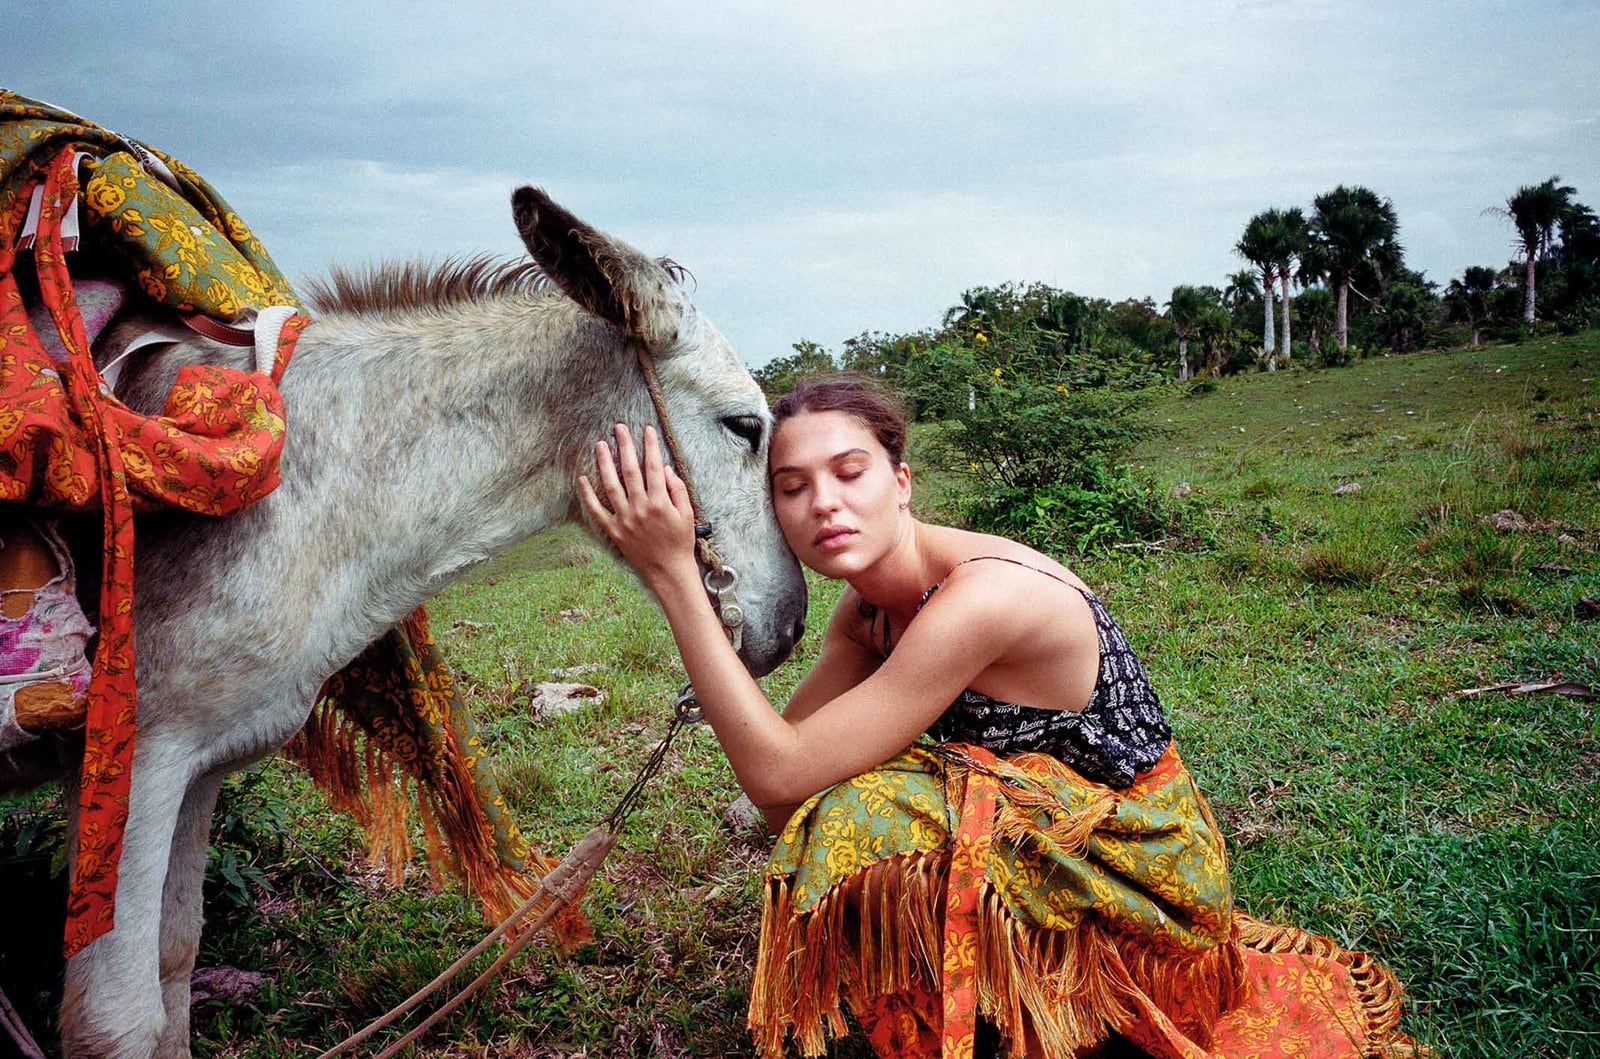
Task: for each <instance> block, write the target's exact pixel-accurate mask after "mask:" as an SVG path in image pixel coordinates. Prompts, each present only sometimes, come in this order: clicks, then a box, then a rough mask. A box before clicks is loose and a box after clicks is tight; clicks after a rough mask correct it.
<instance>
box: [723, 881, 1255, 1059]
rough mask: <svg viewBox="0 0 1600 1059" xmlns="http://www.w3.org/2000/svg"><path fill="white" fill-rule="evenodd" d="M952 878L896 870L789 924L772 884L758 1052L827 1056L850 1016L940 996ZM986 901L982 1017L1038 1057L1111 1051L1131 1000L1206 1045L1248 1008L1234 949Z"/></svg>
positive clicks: (755, 1017) (783, 886)
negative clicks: (1171, 945) (1036, 925)
mask: <svg viewBox="0 0 1600 1059" xmlns="http://www.w3.org/2000/svg"><path fill="white" fill-rule="evenodd" d="M948 871H949V856H948V854H947V853H945V852H943V851H937V852H930V853H920V854H909V855H902V856H896V857H892V858H889V859H888V860H885V861H881V862H879V863H877V864H874V865H872V866H871V867H869V868H867V869H865V870H864V871H862V872H860V873H859V874H858V875H856V876H855V877H853V878H852V879H851V880H849V881H848V882H846V883H844V884H841V885H838V886H835V887H834V888H833V889H832V890H831V891H829V892H828V893H827V894H826V895H824V897H823V898H822V900H821V901H820V902H818V904H817V906H816V907H815V908H813V909H812V910H811V911H810V912H807V913H805V914H799V913H797V912H796V911H795V909H794V903H793V899H792V896H791V894H790V891H789V882H788V880H787V879H786V878H781V877H775V878H771V879H768V880H767V887H766V893H765V895H764V907H763V909H762V927H761V931H762V933H761V942H760V955H759V957H758V959H757V963H756V969H755V975H754V980H753V981H752V983H751V995H750V1019H749V1022H750V1029H751V1032H752V1035H753V1037H754V1041H755V1047H756V1050H757V1052H758V1053H759V1054H760V1055H762V1056H764V1057H768V1059H777V1057H779V1056H781V1055H783V1045H784V1038H785V1036H786V1033H787V1032H789V1031H791V1030H792V1032H793V1034H794V1038H795V1042H796V1044H797V1045H798V1046H799V1049H800V1052H801V1054H803V1055H807V1056H816V1055H821V1054H823V1053H824V1051H825V1050H826V1048H827V1039H828V1038H829V1037H840V1036H843V1035H845V1033H846V1032H847V1024H846V1022H845V1019H844V1007H845V1006H848V1007H849V1008H850V1009H851V1010H855V1011H863V1010H865V1009H866V1007H867V1006H868V1005H869V1004H871V1003H872V1002H873V1001H874V1000H876V999H877V998H879V997H881V996H883V995H885V994H887V993H895V992H902V991H906V990H914V989H921V990H927V991H932V992H937V991H938V989H939V980H940V971H939V968H940V967H941V965H942V959H941V938H940V931H939V926H938V925H939V924H940V923H942V922H943V918H944V917H943V913H944V907H943V906H944V894H945V882H946V877H947V874H948ZM980 894H981V901H982V904H981V911H980V913H979V915H980V917H981V923H980V927H979V931H978V937H979V948H978V974H977V984H978V1009H979V1011H981V1012H982V1013H983V1014H984V1015H985V1016H986V1017H988V1018H989V1019H991V1020H992V1021H994V1022H995V1023H996V1024H997V1025H998V1027H999V1028H1000V1031H1001V1033H1002V1034H1003V1035H1004V1036H1005V1037H1006V1038H1007V1039H1009V1040H1012V1041H1016V1042H1020V1041H1023V1040H1025V1039H1032V1040H1036V1041H1037V1042H1038V1043H1039V1045H1040V1047H1041V1049H1042V1050H1043V1052H1044V1054H1045V1055H1051V1056H1070V1055H1072V1054H1074V1053H1075V1052H1077V1051H1078V1050H1080V1049H1085V1048H1090V1047H1093V1046H1095V1045H1097V1044H1100V1043H1102V1042H1103V1041H1105V1039H1106V1038H1107V1036H1108V1035H1109V1034H1110V1033H1111V1031H1112V1030H1113V1029H1115V1028H1116V1027H1117V1026H1119V1025H1121V1024H1123V1023H1125V1022H1126V1021H1127V1020H1128V1019H1130V1018H1131V1017H1132V1009H1131V1008H1129V1007H1128V1005H1127V1003H1126V1001H1127V999H1128V998H1129V997H1131V996H1133V995H1134V994H1136V993H1142V994H1144V995H1145V996H1148V997H1149V998H1150V999H1151V1000H1153V1001H1154V1002H1155V1004H1156V1005H1157V1006H1158V1007H1160V1008H1162V1009H1163V1010H1165V1011H1176V1012H1182V1013H1183V1015H1184V1019H1183V1021H1182V1022H1181V1023H1179V1027H1180V1029H1182V1030H1183V1031H1184V1032H1185V1033H1187V1034H1188V1035H1190V1036H1191V1038H1192V1039H1194V1040H1195V1041H1197V1042H1200V1043H1203V1044H1206V1045H1209V1043H1210V1038H1211V1027H1212V1025H1213V1024H1214V1023H1215V1022H1216V1020H1217V1019H1218V1018H1219V1017H1220V1016H1221V1015H1222V1013H1223V1012H1225V1011H1227V1010H1229V1009H1231V1008H1233V1007H1236V1006H1238V1005H1239V1004H1240V1003H1242V1002H1243V1000H1244V991H1245V979H1244V966H1243V962H1242V959H1241V956H1240V954H1239V951H1238V948H1237V947H1236V945H1235V944H1233V943H1232V942H1231V941H1230V942H1229V943H1225V944H1223V945H1220V946H1218V947H1217V948H1216V949H1213V950H1211V951H1210V952H1204V953H1198V954H1196V953H1186V952H1173V951H1159V950H1158V949H1157V948H1156V947H1155V946H1152V945H1151V944H1150V943H1149V942H1147V941H1146V940H1145V939H1142V938H1137V937H1131V936H1128V935H1126V934H1122V933H1120V932H1112V931H1108V930H1107V929H1106V928H1104V927H1103V926H1100V925H1099V924H1095V923H1088V922H1086V923H1083V924H1081V925H1080V926H1079V927H1077V928H1076V929H1074V930H1067V931H1057V930H1033V929H1030V928H1028V927H1027V926H1026V925H1024V924H1023V923H1021V922H1020V921H1018V920H1017V919H1016V917H1015V916H1013V915H1012V913H1011V910H1010V909H1009V908H1007V907H1006V904H1005V901H1004V899H1003V898H1002V897H1001V896H1000V894H999V893H998V892H997V891H995V890H994V889H993V887H992V886H990V885H989V884H988V883H984V884H983V885H982V886H981V887H980ZM1025 1035H1031V1036H1025Z"/></svg>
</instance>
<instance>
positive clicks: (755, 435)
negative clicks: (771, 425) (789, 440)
mask: <svg viewBox="0 0 1600 1059" xmlns="http://www.w3.org/2000/svg"><path fill="white" fill-rule="evenodd" d="M722 425H723V426H724V427H726V428H727V429H728V432H729V433H731V434H737V435H738V436H739V437H741V438H743V439H744V440H745V442H746V443H747V444H749V446H750V451H751V452H756V453H759V452H760V451H761V436H762V434H763V433H764V432H765V431H766V429H767V425H766V423H765V422H763V421H762V419H761V417H760V416H724V417H723V419H722Z"/></svg>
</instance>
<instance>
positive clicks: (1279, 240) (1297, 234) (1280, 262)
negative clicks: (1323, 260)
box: [1272, 206, 1308, 364]
mask: <svg viewBox="0 0 1600 1059" xmlns="http://www.w3.org/2000/svg"><path fill="white" fill-rule="evenodd" d="M1272 212H1274V213H1276V214H1277V215H1278V216H1277V218H1276V223H1275V224H1274V225H1273V229H1274V231H1273V234H1274V236H1275V237H1276V238H1275V239H1274V246H1273V250H1274V253H1273V261H1274V263H1275V264H1276V265H1277V266H1278V282H1279V283H1281V284H1282V291H1283V293H1282V295H1281V296H1282V298H1283V326H1282V327H1280V328H1278V359H1279V360H1281V361H1283V362H1284V363H1285V364H1287V363H1289V358H1290V356H1291V355H1292V354H1291V353H1290V350H1289V271H1290V269H1291V268H1293V267H1294V264H1295V262H1296V260H1297V259H1299V258H1300V257H1301V256H1302V255H1303V254H1304V253H1305V248H1306V239H1307V238H1308V236H1307V230H1306V215H1305V214H1303V213H1301V212H1300V207H1299V206H1293V207H1290V208H1289V209H1287V210H1281V211H1280V210H1274V211H1272Z"/></svg>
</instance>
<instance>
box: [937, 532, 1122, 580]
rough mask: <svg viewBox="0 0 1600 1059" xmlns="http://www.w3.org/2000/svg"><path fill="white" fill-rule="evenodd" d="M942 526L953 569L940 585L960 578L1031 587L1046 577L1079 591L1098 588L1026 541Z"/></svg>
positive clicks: (947, 561) (947, 560) (948, 557)
mask: <svg viewBox="0 0 1600 1059" xmlns="http://www.w3.org/2000/svg"><path fill="white" fill-rule="evenodd" d="M942 528H943V529H944V531H945V533H946V534H947V536H946V537H945V541H944V543H945V547H946V557H945V564H947V565H948V567H949V572H948V573H946V574H945V576H944V578H943V579H942V580H941V581H940V584H944V583H946V582H952V583H953V581H954V580H955V579H959V580H962V581H967V580H981V581H986V582H989V583H996V582H998V583H999V584H1003V585H1008V586H1010V585H1016V584H1020V585H1023V586H1028V585H1029V583H1030V582H1031V581H1034V580H1037V579H1040V578H1043V579H1046V580H1049V581H1054V582H1057V583H1060V584H1063V585H1066V586H1069V587H1071V588H1075V589H1077V590H1078V591H1079V592H1090V593H1092V592H1093V591H1094V590H1093V589H1091V588H1090V587H1089V586H1088V585H1087V584H1085V583H1084V581H1083V579H1082V578H1080V577H1079V576H1078V575H1077V574H1075V573H1073V572H1072V570H1071V569H1069V568H1068V567H1067V566H1066V565H1065V564H1063V563H1060V562H1058V561H1056V560H1055V559H1052V558H1050V557H1049V556H1048V555H1045V554H1044V553H1043V552H1040V551H1037V550H1035V549H1033V548H1030V547H1028V546H1027V545H1025V544H1019V543H1018V542H1016V541H1013V540H1010V539H1008V538H1006V537H997V536H995V535H994V534H991V533H976V532H973V531H971V530H962V529H956V528H954V527H942Z"/></svg>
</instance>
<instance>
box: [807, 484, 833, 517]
mask: <svg viewBox="0 0 1600 1059" xmlns="http://www.w3.org/2000/svg"><path fill="white" fill-rule="evenodd" d="M811 506H812V507H813V508H814V509H816V510H817V511H835V510H837V509H838V507H839V494H838V493H837V492H836V491H835V490H834V488H833V486H831V485H828V484H826V483H823V482H818V483H817V484H816V486H815V487H813V488H812V490H811Z"/></svg>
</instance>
